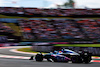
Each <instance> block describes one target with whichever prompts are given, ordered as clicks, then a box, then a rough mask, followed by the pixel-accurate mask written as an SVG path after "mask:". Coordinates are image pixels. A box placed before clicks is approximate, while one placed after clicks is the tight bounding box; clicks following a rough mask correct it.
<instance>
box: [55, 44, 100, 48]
mask: <svg viewBox="0 0 100 67" xmlns="http://www.w3.org/2000/svg"><path fill="white" fill-rule="evenodd" d="M54 46H73V47H100V44H57V45H54Z"/></svg>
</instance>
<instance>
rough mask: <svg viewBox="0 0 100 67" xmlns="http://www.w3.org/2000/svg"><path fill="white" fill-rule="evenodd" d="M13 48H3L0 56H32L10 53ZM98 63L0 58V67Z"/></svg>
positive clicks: (89, 66)
mask: <svg viewBox="0 0 100 67" xmlns="http://www.w3.org/2000/svg"><path fill="white" fill-rule="evenodd" d="M14 48H20V47H14ZM14 48H5V49H0V54H2V55H12V56H24V57H30V56H32V55H28V54H20V53H14V52H10V51H9V50H10V49H14ZM99 66H100V63H94V62H92V63H89V64H84V63H82V64H73V63H60V62H47V61H43V62H36V61H34V60H28V59H26V60H25V59H14V58H2V57H0V67H99Z"/></svg>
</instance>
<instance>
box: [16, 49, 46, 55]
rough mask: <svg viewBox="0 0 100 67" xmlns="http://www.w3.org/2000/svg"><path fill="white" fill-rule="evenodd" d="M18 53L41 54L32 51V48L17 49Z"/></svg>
mask: <svg viewBox="0 0 100 67" xmlns="http://www.w3.org/2000/svg"><path fill="white" fill-rule="evenodd" d="M17 51H22V52H30V53H39V52H36V51H32V49H31V48H20V49H17ZM42 53H43V54H46V53H45V52H42Z"/></svg>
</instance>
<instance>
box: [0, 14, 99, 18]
mask: <svg viewBox="0 0 100 67" xmlns="http://www.w3.org/2000/svg"><path fill="white" fill-rule="evenodd" d="M0 18H23V19H29V18H48V19H52V18H66V19H100V18H99V17H94V18H72V17H20V16H6V15H2V14H0Z"/></svg>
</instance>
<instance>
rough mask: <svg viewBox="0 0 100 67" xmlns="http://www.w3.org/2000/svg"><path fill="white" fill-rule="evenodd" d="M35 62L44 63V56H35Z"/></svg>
mask: <svg viewBox="0 0 100 67" xmlns="http://www.w3.org/2000/svg"><path fill="white" fill-rule="evenodd" d="M35 60H36V61H43V55H42V54H37V55H36V56H35Z"/></svg>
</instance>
